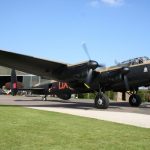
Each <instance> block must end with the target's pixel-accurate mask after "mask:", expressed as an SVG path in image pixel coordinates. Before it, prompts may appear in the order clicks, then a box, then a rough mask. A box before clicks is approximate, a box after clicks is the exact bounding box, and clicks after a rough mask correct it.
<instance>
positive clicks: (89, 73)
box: [86, 69, 93, 83]
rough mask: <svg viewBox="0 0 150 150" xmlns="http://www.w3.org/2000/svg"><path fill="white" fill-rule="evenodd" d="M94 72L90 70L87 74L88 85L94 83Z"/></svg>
mask: <svg viewBox="0 0 150 150" xmlns="http://www.w3.org/2000/svg"><path fill="white" fill-rule="evenodd" d="M92 75H93V70H92V69H90V70H89V71H88V74H87V78H86V83H90V82H91V81H92Z"/></svg>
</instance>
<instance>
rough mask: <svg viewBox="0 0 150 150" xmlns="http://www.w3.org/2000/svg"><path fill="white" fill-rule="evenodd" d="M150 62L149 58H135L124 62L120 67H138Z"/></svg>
mask: <svg viewBox="0 0 150 150" xmlns="http://www.w3.org/2000/svg"><path fill="white" fill-rule="evenodd" d="M148 60H150V59H149V58H148V57H146V56H144V57H138V58H134V59H129V60H127V61H123V62H121V63H120V65H123V66H124V65H129V66H130V65H136V64H142V63H144V62H146V61H148Z"/></svg>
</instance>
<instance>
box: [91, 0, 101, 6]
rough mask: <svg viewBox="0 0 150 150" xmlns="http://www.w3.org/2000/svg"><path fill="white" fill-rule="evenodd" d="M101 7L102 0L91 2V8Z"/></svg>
mask: <svg viewBox="0 0 150 150" xmlns="http://www.w3.org/2000/svg"><path fill="white" fill-rule="evenodd" d="M99 5H100V0H91V1H90V6H92V7H99Z"/></svg>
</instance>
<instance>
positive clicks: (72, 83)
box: [0, 50, 150, 109]
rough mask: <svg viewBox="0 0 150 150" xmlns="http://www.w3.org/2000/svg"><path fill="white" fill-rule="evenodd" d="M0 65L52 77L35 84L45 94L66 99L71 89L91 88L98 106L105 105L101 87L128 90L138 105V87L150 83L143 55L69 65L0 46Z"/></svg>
mask: <svg viewBox="0 0 150 150" xmlns="http://www.w3.org/2000/svg"><path fill="white" fill-rule="evenodd" d="M0 65H1V66H6V67H9V68H13V69H16V70H20V71H24V72H28V73H31V74H35V75H38V76H41V77H43V78H45V79H49V80H55V81H53V82H49V83H46V84H43V87H42V88H41V86H39V87H38V86H37V88H39V89H41V90H42V89H43V90H44V92H45V95H48V94H56V95H57V96H58V97H59V98H62V99H65V100H67V99H69V98H70V97H71V94H74V93H90V92H92V93H93V92H95V93H97V94H96V97H95V106H96V107H97V108H101V109H106V108H108V106H109V98H108V97H107V96H106V95H105V91H109V90H112V91H116V92H128V93H129V94H130V97H129V103H130V105H131V106H134V107H138V106H139V105H140V104H141V98H140V96H139V95H137V91H138V88H139V87H141V86H150V60H149V59H148V58H147V57H139V58H135V59H131V60H128V61H124V62H122V63H119V64H117V65H116V66H114V67H109V68H105V67H103V65H100V64H98V63H97V62H96V61H94V60H89V61H86V62H82V63H79V64H74V65H71V64H66V63H60V62H54V61H49V60H44V59H40V58H35V57H31V56H27V55H22V54H17V53H13V52H8V51H4V50H0ZM15 88H16V84H14V89H15ZM36 91H37V90H36V88H35V92H36ZM45 98H46V97H45Z"/></svg>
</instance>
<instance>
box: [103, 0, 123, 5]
mask: <svg viewBox="0 0 150 150" xmlns="http://www.w3.org/2000/svg"><path fill="white" fill-rule="evenodd" d="M100 1H101V2H103V3H105V4H107V5H110V6H120V5H123V3H124V0H100Z"/></svg>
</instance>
